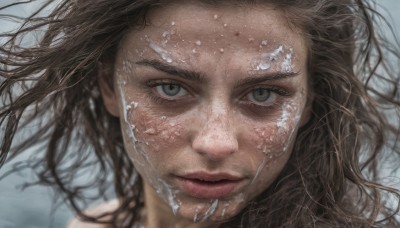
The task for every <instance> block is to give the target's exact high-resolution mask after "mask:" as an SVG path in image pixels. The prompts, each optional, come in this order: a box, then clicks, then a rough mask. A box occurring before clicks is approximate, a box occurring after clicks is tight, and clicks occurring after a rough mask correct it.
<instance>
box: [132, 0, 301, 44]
mask: <svg viewBox="0 0 400 228" xmlns="http://www.w3.org/2000/svg"><path fill="white" fill-rule="evenodd" d="M147 19H148V23H149V24H148V25H147V26H146V27H145V29H144V30H141V31H134V32H133V34H131V35H132V36H131V38H133V39H134V38H140V37H143V35H149V36H151V35H153V34H154V33H155V34H154V35H159V34H157V33H160V32H168V31H171V27H174V28H173V29H174V32H176V33H179V34H180V35H185V36H186V37H187V38H193V39H195V38H198V37H202V38H208V40H212V41H214V42H215V40H216V39H217V38H219V39H218V40H219V41H223V40H226V41H227V42H230V41H231V40H232V39H235V40H237V41H244V42H246V43H251V42H249V41H252V40H256V39H258V40H263V39H268V41H269V42H270V43H271V44H273V43H276V44H279V43H288V44H291V45H292V46H295V45H301V44H302V43H304V39H305V37H304V36H303V35H302V33H301V30H300V29H299V28H296V27H295V26H294V25H293V24H291V23H290V22H289V21H290V20H289V19H288V18H287V17H286V15H285V14H284V13H283V11H282V10H281V9H279V8H277V7H276V6H274V5H272V4H256V5H254V4H245V5H241V6H238V5H232V6H229V5H223V6H210V5H204V4H200V3H198V2H196V1H185V2H183V1H182V2H181V3H179V4H178V3H171V4H169V5H163V6H159V7H157V8H153V9H152V10H150V11H149V13H148V16H147ZM161 30H163V31H161ZM217 33H218V34H219V35H220V37H215V34H217ZM229 35H231V36H229ZM154 38H155V37H154ZM159 38H160V37H159ZM178 38H179V37H178ZM181 41H182V40H181Z"/></svg>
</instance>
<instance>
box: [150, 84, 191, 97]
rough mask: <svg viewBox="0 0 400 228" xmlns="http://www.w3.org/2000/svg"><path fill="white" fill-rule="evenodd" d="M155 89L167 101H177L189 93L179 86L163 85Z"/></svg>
mask: <svg viewBox="0 0 400 228" xmlns="http://www.w3.org/2000/svg"><path fill="white" fill-rule="evenodd" d="M155 88H156V90H157V93H158V95H159V96H161V97H163V98H165V99H177V98H180V97H183V96H186V95H187V94H188V92H187V91H186V90H185V89H184V88H183V87H182V86H180V85H179V84H161V85H158V86H156V87H155Z"/></svg>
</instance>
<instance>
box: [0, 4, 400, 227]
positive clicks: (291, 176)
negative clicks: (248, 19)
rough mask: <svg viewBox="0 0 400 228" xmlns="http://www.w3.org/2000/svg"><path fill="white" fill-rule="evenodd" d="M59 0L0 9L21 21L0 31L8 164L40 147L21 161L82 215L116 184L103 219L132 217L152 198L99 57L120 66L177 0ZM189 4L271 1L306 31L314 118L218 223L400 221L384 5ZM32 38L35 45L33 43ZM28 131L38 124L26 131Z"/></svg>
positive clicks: (126, 222)
mask: <svg viewBox="0 0 400 228" xmlns="http://www.w3.org/2000/svg"><path fill="white" fill-rule="evenodd" d="M27 2H32V1H27ZM51 2H53V1H50V0H49V1H45V2H44V3H43V5H41V6H40V8H39V9H38V10H37V11H35V12H34V13H32V15H29V16H27V17H23V18H20V17H16V16H11V15H6V13H5V12H6V11H5V10H7V9H8V8H10V7H12V5H19V4H26V2H18V3H14V4H11V5H6V6H3V7H0V17H1V18H3V19H5V18H11V19H14V20H17V21H21V22H22V25H21V27H20V28H19V29H18V30H16V31H14V32H8V33H3V34H0V37H1V39H2V41H4V42H3V43H4V45H3V46H1V47H0V57H1V58H0V83H1V84H0V94H1V99H2V100H1V103H0V104H1V107H0V125H1V128H2V132H1V140H0V143H1V147H0V150H1V154H0V164H3V163H4V162H5V161H6V160H7V159H12V158H14V157H16V156H17V155H19V154H20V153H22V152H23V151H25V150H26V149H27V148H33V147H35V148H37V150H36V151H37V152H36V153H34V156H33V157H31V159H29V160H28V161H26V162H24V163H21V164H20V165H19V166H16V167H15V169H14V171H15V170H18V169H22V168H27V167H30V168H32V169H33V170H34V171H35V173H36V174H37V176H38V182H37V183H36V184H44V185H50V186H53V187H54V188H55V190H56V191H57V192H58V193H60V196H62V198H63V199H64V200H65V201H66V203H68V204H69V205H70V206H71V207H72V208H73V209H74V210H75V211H76V213H77V215H78V216H80V218H81V219H83V220H86V221H92V222H96V221H97V222H101V221H100V220H99V219H100V218H101V217H102V216H98V217H92V216H89V215H86V214H85V213H84V212H83V210H84V208H85V207H86V206H87V205H86V204H85V202H89V201H90V200H96V199H101V198H105V197H107V188H108V187H109V186H113V188H114V189H113V190H114V192H115V195H116V197H118V198H120V199H121V204H120V206H119V208H118V209H117V210H115V211H113V212H110V213H109V214H108V215H112V217H111V219H110V220H109V221H107V222H106V223H109V224H111V225H113V226H118V227H120V226H126V227H129V226H131V225H132V224H134V223H135V222H136V221H138V220H139V215H140V210H141V209H142V208H143V205H144V203H143V195H142V194H143V193H142V191H143V190H142V188H143V186H142V180H141V177H140V176H139V175H138V174H137V172H136V170H135V167H134V166H133V164H132V163H131V161H130V158H129V157H128V155H127V154H126V152H125V149H124V145H123V141H122V135H121V128H120V125H119V120H118V118H116V117H113V116H112V115H110V114H109V113H108V112H107V111H106V109H105V107H104V104H103V101H102V98H101V96H100V93H99V88H98V80H99V77H98V75H99V72H98V71H99V65H103V66H106V67H103V68H102V70H107V71H109V72H111V74H112V72H113V63H114V60H115V56H116V54H117V52H118V46H119V44H120V41H121V40H122V39H123V37H124V35H126V34H127V33H128V32H129V31H132V30H138V29H142V28H144V27H145V26H146V25H148V19H147V18H146V15H147V13H148V11H149V10H151V9H152V8H154V7H160V5H163V4H171V1H161V0H160V1H156V0H136V1H133V0H118V1H112V0H95V1H94V0H62V1H60V2H59V3H58V4H57V5H56V6H53V5H52V4H51ZM174 2H175V3H174V4H179V3H180V1H174ZM192 2H201V4H204V5H207V6H223V5H225V4H226V5H232V4H254V5H256V4H266V3H267V4H273V5H274V6H276V7H277V8H278V9H280V10H282V12H284V14H285V15H286V18H287V20H288V23H289V25H290V26H293V27H296V28H300V31H301V32H302V33H303V36H304V37H306V39H307V40H308V48H309V50H308V60H307V61H308V75H309V76H308V77H309V81H310V85H311V90H312V92H311V94H310V95H309V96H310V98H312V99H310V100H312V104H310V105H311V107H312V115H311V118H310V120H309V122H308V123H307V124H306V125H305V126H303V127H302V128H301V129H300V131H299V133H298V135H297V138H296V142H295V146H294V148H293V152H292V155H291V157H290V159H289V161H288V163H287V164H286V166H285V168H284V169H283V171H282V172H281V174H280V176H279V177H278V178H277V179H276V181H275V182H274V183H273V184H272V185H271V186H270V187H269V188H268V189H266V190H265V191H264V192H263V193H262V194H260V195H259V196H257V198H256V199H254V200H252V201H251V202H249V204H248V205H247V207H246V208H245V209H243V210H242V211H241V212H240V213H239V214H238V215H236V216H235V217H233V218H232V219H230V220H229V221H225V222H224V223H222V224H221V226H222V227H381V226H390V227H395V226H396V227H397V226H400V224H399V221H396V217H395V215H396V214H398V213H399V206H400V203H399V199H400V192H399V190H398V189H395V188H392V187H389V186H386V185H384V184H382V180H381V179H380V169H381V168H382V164H387V163H383V162H384V161H385V158H386V159H388V158H390V160H391V161H398V155H399V144H398V142H397V137H398V129H399V127H398V125H397V124H398V123H396V122H395V121H396V120H398V118H399V117H400V116H399V114H400V112H399V105H400V103H399V93H398V91H397V89H398V85H399V76H400V73H399V69H398V68H396V66H398V65H399V64H398V63H399V60H400V56H399V53H400V52H399V47H398V46H395V45H396V44H395V43H389V42H387V40H386V39H385V38H384V37H383V35H382V33H381V32H380V31H377V30H376V29H377V28H378V27H377V22H379V21H380V20H381V21H383V22H385V19H384V18H383V17H382V16H381V15H380V14H379V13H378V12H376V10H375V5H373V4H372V2H371V1H366V0H365V1H364V0H265V1H255V0H254V1H250V0H248V1H244V0H243V1H239V0H237V1H215V0H214V1H212V0H203V1H200V0H199V1H192ZM49 8H51V10H50V11H48V10H49ZM46 10H47V11H46ZM45 12H47V13H45ZM29 37H30V38H37V39H38V40H37V43H35V44H30V45H28V44H26V41H27V39H28V38H29ZM389 56H390V57H391V59H390V60H389ZM396 61H397V62H396ZM393 62H394V64H392V63H393ZM396 63H397V64H396ZM105 80H107V81H108V82H109V83H110V84H111V83H112V78H106V79H105ZM27 129H29V131H31V133H30V134H28V135H25V136H24V135H21V134H22V133H21V132H23V131H25V132H26V130H27ZM93 169H94V170H96V171H95V172H93V171H90V170H93ZM88 171H90V172H92V173H95V175H91V179H90V178H89V179H88V180H85V181H74V180H76V179H79V178H80V176H81V175H82V174H83V173H85V172H88ZM393 171H395V170H393ZM110 173H111V174H112V178H110ZM33 184H35V183H33ZM93 189H95V190H97V191H93ZM87 190H91V191H90V192H89V193H88V191H87ZM388 200H389V201H391V202H395V203H393V205H394V206H389V205H388V204H387V202H386V201H388ZM122 215H123V216H122ZM104 216H105V215H103V217H104ZM102 222H103V223H104V221H102Z"/></svg>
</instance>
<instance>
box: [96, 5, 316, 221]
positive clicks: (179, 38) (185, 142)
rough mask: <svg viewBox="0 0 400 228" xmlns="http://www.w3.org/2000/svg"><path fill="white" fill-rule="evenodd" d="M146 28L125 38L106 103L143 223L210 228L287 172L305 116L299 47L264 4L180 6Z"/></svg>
mask: <svg viewBox="0 0 400 228" xmlns="http://www.w3.org/2000/svg"><path fill="white" fill-rule="evenodd" d="M149 21H150V25H149V26H147V27H145V28H144V29H142V30H139V31H132V32H131V33H129V34H128V35H127V36H126V37H125V38H124V40H123V42H122V43H121V46H120V51H119V53H118V56H117V60H116V65H115V74H114V80H115V88H114V91H116V94H110V93H108V94H107V93H104V92H103V97H104V100H105V104H106V107H107V109H108V110H109V112H111V113H112V114H114V115H115V116H119V117H120V119H121V125H122V129H123V134H124V143H125V147H126V150H127V153H128V154H129V155H130V157H131V158H132V161H133V163H134V165H135V167H136V168H137V170H138V172H139V173H140V175H141V177H143V179H144V181H145V202H146V214H147V219H146V220H147V222H146V223H147V225H148V226H149V227H152V226H157V224H156V223H162V224H164V225H165V224H179V223H181V224H186V226H189V225H191V223H192V222H199V223H198V224H197V225H195V226H201V225H205V226H207V227H210V226H211V225H212V224H217V223H218V222H220V221H224V220H226V219H229V218H231V217H233V216H235V215H236V214H237V213H239V212H240V210H241V209H243V208H244V207H245V206H246V204H247V203H248V202H249V201H250V200H251V199H253V198H254V197H256V196H257V195H259V194H260V193H261V192H262V191H264V190H265V189H267V188H268V187H269V186H270V184H271V183H272V182H273V181H274V180H275V179H276V177H277V176H278V175H279V173H280V172H281V170H282V169H283V168H284V166H285V164H286V162H287V160H288V158H289V156H290V154H291V150H292V146H293V143H294V141H295V136H296V133H297V131H298V129H299V127H301V126H302V125H303V124H304V123H305V122H306V121H307V120H308V117H309V113H308V112H307V110H308V109H306V104H307V94H308V92H309V88H308V83H307V72H306V60H307V59H306V56H307V52H306V50H307V48H306V44H305V43H306V42H305V40H304V38H303V37H302V36H301V33H300V32H299V30H297V29H295V28H294V27H293V26H289V24H288V20H287V18H285V17H284V16H283V13H282V12H281V11H279V10H276V9H274V8H273V7H271V6H256V7H250V6H249V7H240V8H235V7H232V8H230V7H226V6H224V7H220V8H212V7H206V6H201V5H197V4H194V3H193V2H188V3H186V4H185V3H182V4H180V5H169V6H164V7H161V8H158V9H154V10H152V11H150V14H149ZM103 87H104V86H103ZM104 90H105V89H104V88H103V89H102V91H104ZM173 214H175V215H176V216H174V215H173Z"/></svg>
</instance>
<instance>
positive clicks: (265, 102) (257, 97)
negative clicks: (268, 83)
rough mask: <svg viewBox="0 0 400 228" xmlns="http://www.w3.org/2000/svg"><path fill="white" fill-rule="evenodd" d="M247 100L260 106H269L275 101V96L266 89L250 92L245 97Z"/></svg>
mask: <svg viewBox="0 0 400 228" xmlns="http://www.w3.org/2000/svg"><path fill="white" fill-rule="evenodd" d="M246 98H247V100H249V101H251V102H252V103H254V104H256V105H260V106H271V105H273V104H274V102H275V101H276V99H277V94H276V93H275V92H273V91H272V90H270V89H267V88H258V89H255V90H252V91H251V92H249V93H248V94H247V95H246Z"/></svg>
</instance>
